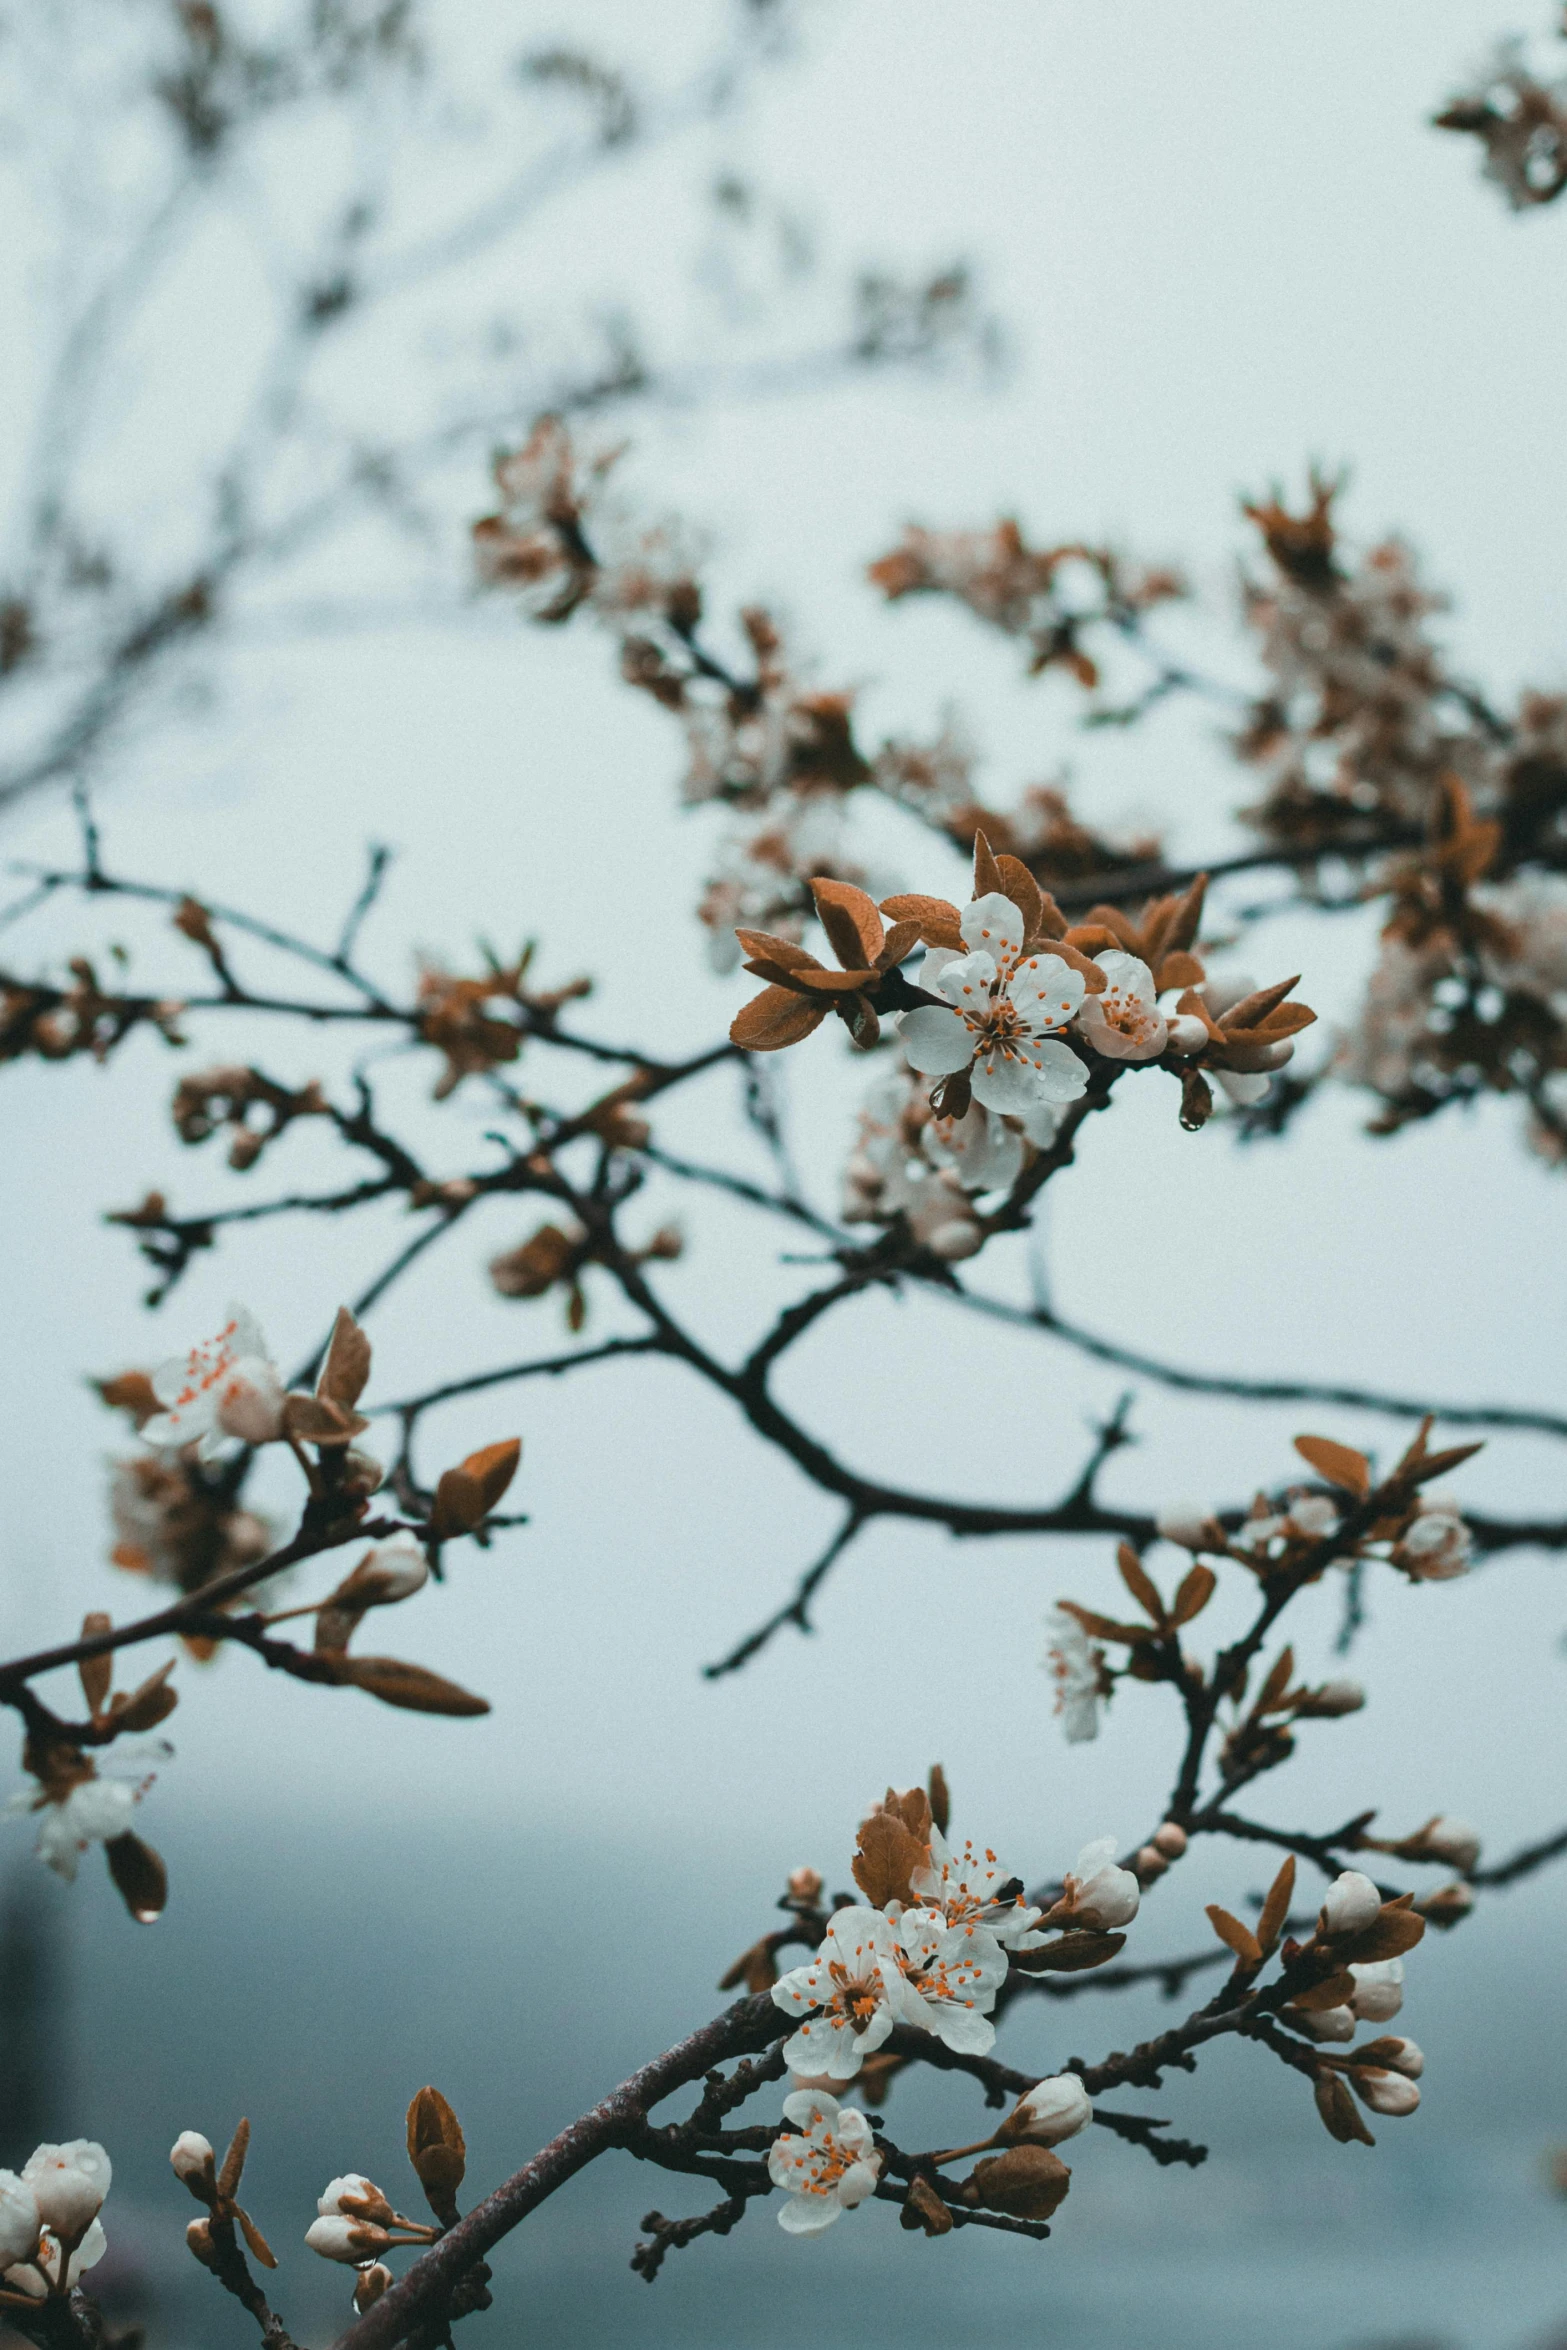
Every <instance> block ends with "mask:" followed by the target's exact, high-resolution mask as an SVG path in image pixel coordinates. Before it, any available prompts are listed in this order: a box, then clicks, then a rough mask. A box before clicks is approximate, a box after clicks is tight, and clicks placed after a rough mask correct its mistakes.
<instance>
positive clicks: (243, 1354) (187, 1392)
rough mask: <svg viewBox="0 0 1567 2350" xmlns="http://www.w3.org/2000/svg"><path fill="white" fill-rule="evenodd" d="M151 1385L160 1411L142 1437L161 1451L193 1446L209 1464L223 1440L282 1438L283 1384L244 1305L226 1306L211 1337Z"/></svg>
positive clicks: (160, 1373)
mask: <svg viewBox="0 0 1567 2350" xmlns="http://www.w3.org/2000/svg"><path fill="white" fill-rule="evenodd" d="M152 1386H153V1393H154V1394H155V1395H156V1396H157V1398H158V1401H159V1402H160V1403H161V1404H162V1405H163V1407H164V1408H163V1410H162V1411H161V1412H160V1413H158V1414H157V1415H156V1417H155V1418H153V1419H151V1420H149V1421H148V1422H147V1423H146V1425H145V1426H144V1428H143V1429H142V1431H141V1433H142V1435H143V1437H144V1438H145V1439H146V1441H147V1443H149V1444H155V1445H158V1446H159V1447H161V1448H163V1449H165V1450H169V1451H173V1450H176V1449H177V1448H178V1447H179V1446H181V1445H185V1444H194V1445H196V1446H197V1448H198V1450H199V1452H200V1455H201V1457H202V1459H203V1460H211V1459H213V1458H214V1457H215V1456H216V1455H217V1454H218V1453H220V1452H221V1451H222V1449H223V1442H224V1439H225V1437H231V1436H232V1437H237V1438H238V1439H239V1440H240V1442H241V1443H244V1444H272V1443H274V1442H275V1441H276V1440H277V1438H279V1437H280V1436H281V1435H282V1433H283V1382H282V1380H281V1378H280V1377H279V1376H278V1372H277V1367H276V1365H275V1364H274V1363H273V1362H272V1361H271V1360H270V1358H269V1357H268V1354H267V1348H266V1341H265V1339H264V1338H263V1337H262V1335H261V1330H260V1327H259V1325H258V1324H257V1323H256V1321H255V1320H254V1318H253V1317H252V1316H251V1315H250V1314H248V1313H247V1312H246V1311H245V1308H244V1307H243V1306H231V1307H230V1308H229V1318H228V1320H227V1321H226V1322H225V1323H224V1325H223V1328H222V1329H221V1330H220V1331H219V1332H218V1334H217V1336H216V1337H215V1338H206V1339H203V1340H202V1341H201V1343H200V1344H199V1345H197V1346H193V1347H192V1348H191V1350H190V1352H189V1354H184V1355H175V1356H174V1357H173V1358H172V1359H171V1360H170V1361H169V1362H166V1363H162V1364H160V1365H159V1367H158V1369H157V1370H156V1371H154V1373H153V1374H152Z"/></svg>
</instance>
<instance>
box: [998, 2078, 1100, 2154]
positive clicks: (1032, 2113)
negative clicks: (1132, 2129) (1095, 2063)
mask: <svg viewBox="0 0 1567 2350" xmlns="http://www.w3.org/2000/svg"><path fill="white" fill-rule="evenodd" d="M1093 2118H1094V2108H1093V2102H1092V2100H1091V2099H1090V2097H1089V2094H1088V2091H1087V2090H1086V2089H1085V2088H1084V2087H1083V2084H1082V2082H1081V2081H1080V2080H1079V2079H1078V2077H1077V2075H1076V2073H1055V2074H1053V2075H1052V2076H1051V2077H1050V2078H1049V2079H1048V2080H1044V2081H1036V2082H1035V2083H1034V2086H1033V2087H1032V2089H1030V2090H1029V2091H1028V2093H1027V2095H1026V2096H1024V2097H1021V2098H1020V2099H1019V2100H1018V2102H1017V2104H1016V2105H1015V2106H1014V2107H1013V2109H1012V2111H1011V2113H1010V2114H1009V2115H1008V2116H1007V2119H1006V2121H1005V2122H1004V2123H1003V2125H1002V2131H1001V2135H1002V2136H1003V2137H1004V2138H1007V2139H1009V2140H1010V2141H1012V2142H1013V2143H1014V2144H1016V2143H1018V2142H1019V2141H1021V2142H1022V2143H1023V2144H1025V2145H1029V2146H1060V2145H1062V2144H1064V2143H1065V2141H1066V2140H1067V2139H1068V2138H1075V2137H1076V2136H1077V2133H1078V2131H1079V2130H1086V2129H1087V2127H1088V2125H1089V2123H1090V2122H1091V2121H1092V2120H1093Z"/></svg>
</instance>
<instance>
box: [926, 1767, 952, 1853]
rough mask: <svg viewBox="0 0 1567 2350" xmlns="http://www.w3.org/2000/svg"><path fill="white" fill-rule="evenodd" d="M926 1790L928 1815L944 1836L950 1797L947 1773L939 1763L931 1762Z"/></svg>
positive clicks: (949, 1816)
mask: <svg viewBox="0 0 1567 2350" xmlns="http://www.w3.org/2000/svg"><path fill="white" fill-rule="evenodd" d="M928 1792H929V1796H930V1816H931V1818H932V1820H933V1821H934V1822H935V1824H936V1826H937V1827H938V1828H939V1829H940V1830H941V1833H942V1835H943V1836H945V1834H946V1832H947V1822H948V1821H949V1820H950V1819H951V1817H952V1797H951V1795H950V1794H949V1793H948V1791H947V1774H946V1772H945V1771H944V1770H943V1769H942V1767H941V1765H940V1763H932V1764H931V1766H930V1779H929V1783H928Z"/></svg>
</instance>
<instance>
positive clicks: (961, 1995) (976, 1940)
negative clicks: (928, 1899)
mask: <svg viewBox="0 0 1567 2350" xmlns="http://www.w3.org/2000/svg"><path fill="white" fill-rule="evenodd" d="M1023 1914H1024V1916H1026V1917H1037V1916H1038V1915H1039V1912H1038V1911H1037V1910H1034V1911H1025V1912H1024V1913H1023ZM898 1940H899V1942H900V1943H901V1944H902V1947H903V1952H904V1960H903V1963H904V1967H905V1971H906V1974H907V1978H908V1980H907V1988H906V1995H905V2004H904V2017H903V2020H904V2021H905V2022H907V2023H911V2024H917V2025H919V2026H920V2027H921V2028H922V2029H923V2030H924V2031H927V2032H934V2033H935V2035H936V2038H937V2039H938V2040H940V2041H941V2042H942V2044H943V2046H945V2047H947V2048H950V2049H952V2050H953V2051H954V2052H955V2053H956V2054H958V2055H962V2056H985V2055H987V2054H988V2053H989V2051H990V2050H991V2049H992V2048H993V2047H994V2046H995V2044H996V2027H995V2025H994V2024H993V2023H992V2022H991V2021H990V2014H989V2011H990V2009H991V2008H992V2007H994V2005H995V2003H996V1993H997V1992H998V1991H999V1990H1000V1988H1001V1986H1002V1984H1003V1983H1004V1982H1005V1981H1006V1979H1007V1955H1006V1952H1005V1951H1004V1950H1003V1949H1002V1947H1001V1945H1000V1943H999V1942H998V1941H997V1940H996V1937H995V1935H994V1934H992V1933H991V1932H990V1931H989V1930H988V1929H987V1928H986V1927H984V1926H980V1925H974V1924H966V1925H949V1924H948V1922H947V1920H946V1918H945V1917H944V1916H943V1915H942V1913H941V1911H940V1910H933V1909H906V1910H905V1911H904V1913H903V1916H902V1918H901V1919H900V1920H899V1923H898Z"/></svg>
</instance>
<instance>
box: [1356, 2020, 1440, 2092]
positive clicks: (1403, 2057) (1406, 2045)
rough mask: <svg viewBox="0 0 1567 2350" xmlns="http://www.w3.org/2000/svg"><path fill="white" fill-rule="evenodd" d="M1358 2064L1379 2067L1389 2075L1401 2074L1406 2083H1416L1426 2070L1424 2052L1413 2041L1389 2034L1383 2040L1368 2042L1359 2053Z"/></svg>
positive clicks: (1395, 2034)
mask: <svg viewBox="0 0 1567 2350" xmlns="http://www.w3.org/2000/svg"><path fill="white" fill-rule="evenodd" d="M1360 2062H1361V2063H1362V2064H1371V2065H1377V2066H1380V2067H1381V2068H1382V2069H1383V2070H1384V2071H1386V2072H1390V2073H1402V2074H1403V2076H1404V2078H1405V2080H1407V2081H1418V2080H1419V2078H1420V2076H1421V2074H1422V2073H1423V2072H1424V2071H1425V2069H1426V2060H1425V2051H1424V2049H1422V2048H1421V2047H1420V2046H1419V2045H1418V2043H1417V2042H1416V2041H1414V2040H1405V2039H1403V2038H1402V2037H1401V2036H1400V2035H1399V2034H1397V2033H1393V2032H1390V2033H1389V2034H1388V2035H1387V2037H1386V2038H1385V2039H1382V2040H1370V2041H1368V2042H1367V2044H1366V2046H1365V2047H1364V2048H1362V2049H1361V2051H1360Z"/></svg>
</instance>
